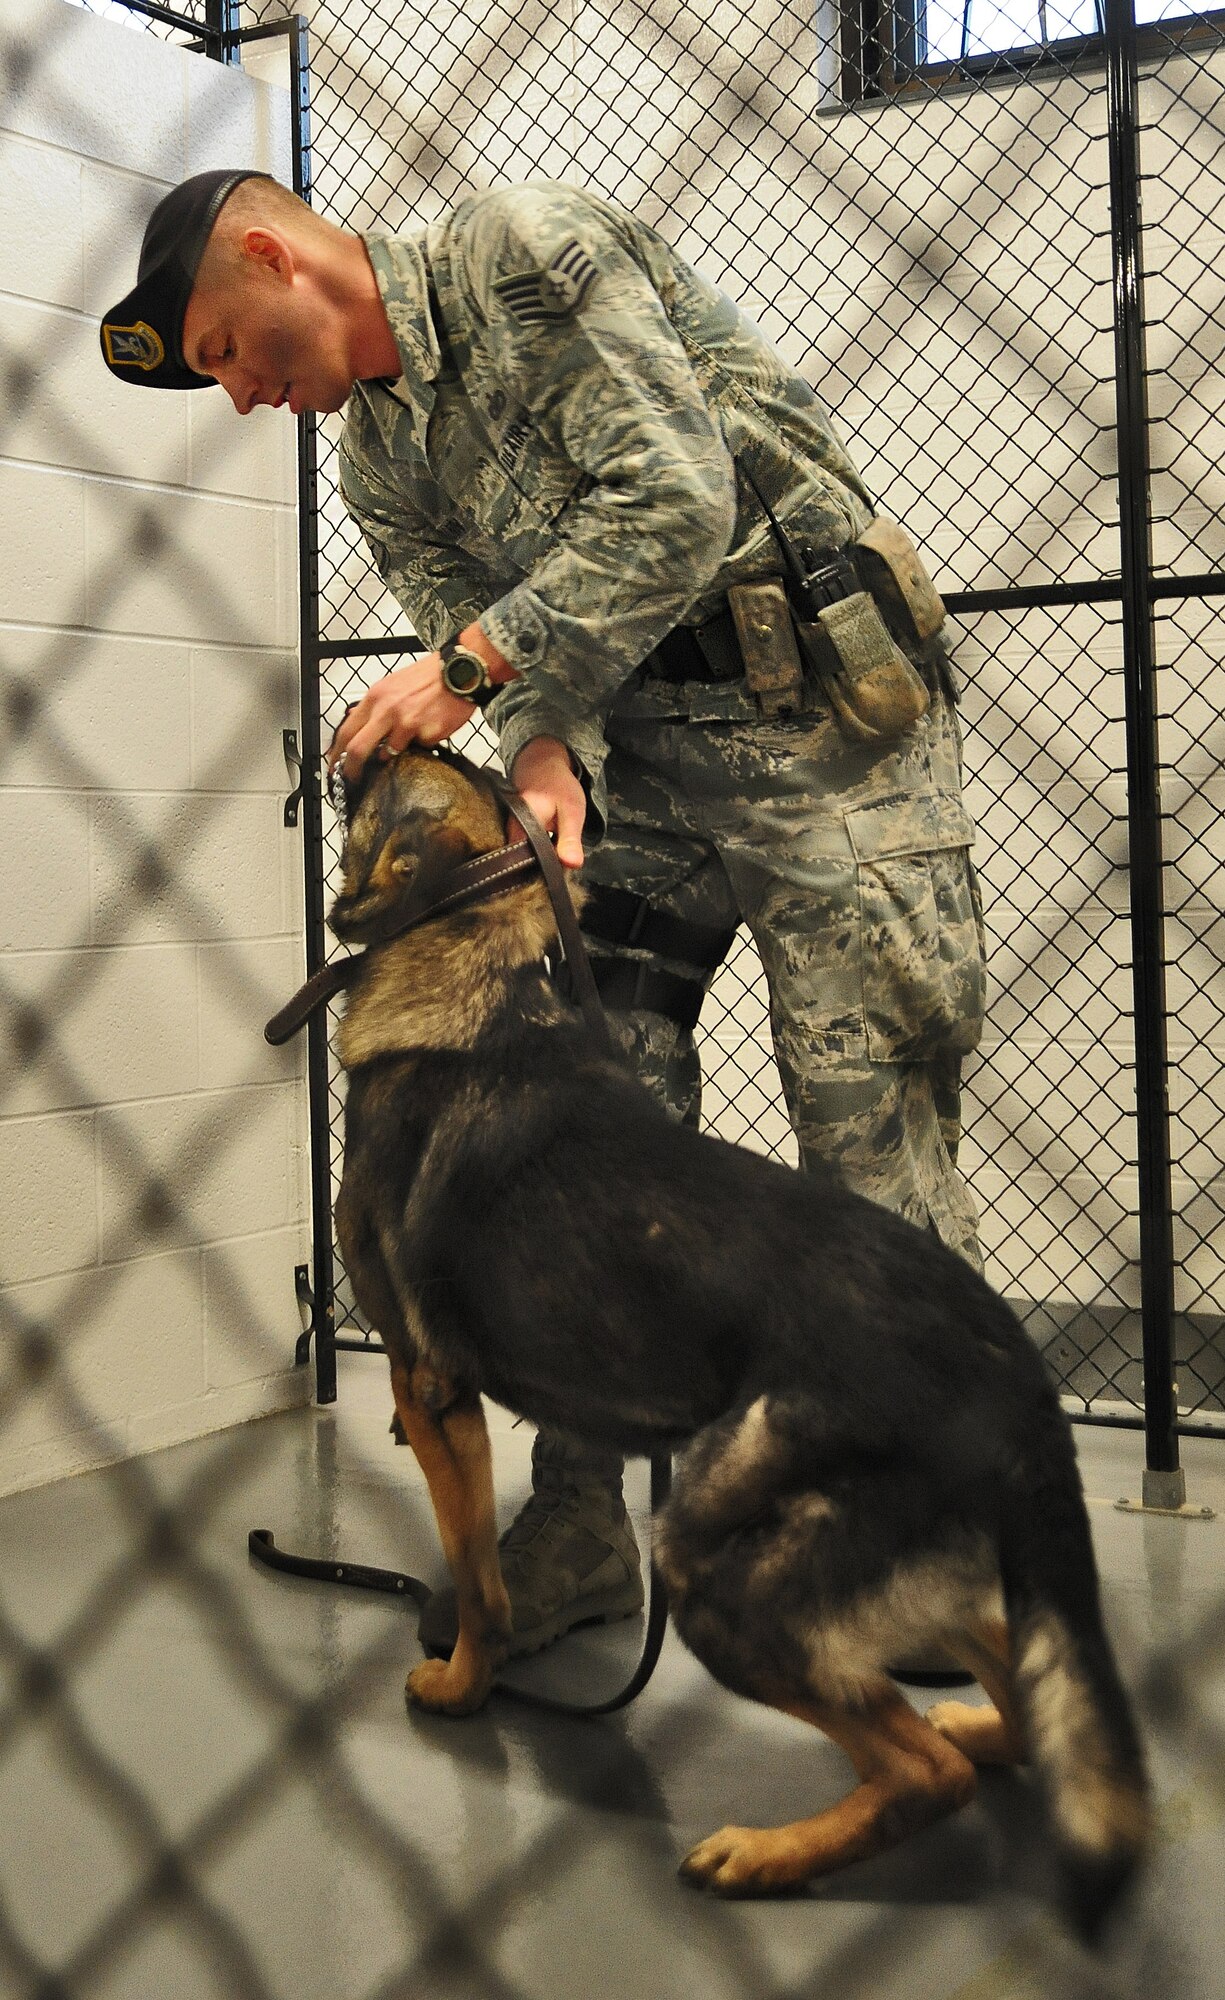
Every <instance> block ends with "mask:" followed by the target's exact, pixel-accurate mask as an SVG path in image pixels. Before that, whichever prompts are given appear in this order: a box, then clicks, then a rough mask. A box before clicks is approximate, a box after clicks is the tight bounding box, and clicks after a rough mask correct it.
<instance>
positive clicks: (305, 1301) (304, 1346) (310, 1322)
mask: <svg viewBox="0 0 1225 2000" xmlns="http://www.w3.org/2000/svg"><path fill="white" fill-rule="evenodd" d="M288 733H289V732H288V731H286V734H288ZM285 810H286V811H287V812H288V810H289V808H288V806H287V807H286V809H285ZM295 817H296V815H295ZM293 1288H294V1296H295V1298H296V1299H297V1301H298V1304H299V1305H300V1306H301V1307H302V1308H303V1309H304V1311H305V1313H306V1316H307V1324H306V1326H305V1327H304V1328H303V1330H302V1332H301V1333H300V1334H299V1335H298V1344H297V1347H296V1348H295V1349H294V1366H295V1367H297V1368H305V1366H306V1364H307V1362H308V1361H309V1360H310V1351H311V1335H312V1334H313V1332H314V1331H315V1294H314V1293H313V1292H312V1290H311V1276H310V1265H309V1264H295V1265H294V1267H293Z"/></svg>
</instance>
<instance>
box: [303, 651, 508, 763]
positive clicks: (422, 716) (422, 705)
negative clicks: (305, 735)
mask: <svg viewBox="0 0 1225 2000" xmlns="http://www.w3.org/2000/svg"><path fill="white" fill-rule="evenodd" d="M475 712H476V711H475V709H474V707H473V704H472V703H471V702H470V701H461V700H460V699H459V696H458V695H454V694H449V693H448V692H447V690H446V688H444V687H443V685H442V660H441V659H440V657H439V655H438V654H437V653H423V654H422V655H421V656H420V658H419V659H415V660H410V661H409V663H408V665H407V666H406V667H397V668H396V669H395V670H394V672H392V673H390V674H388V675H387V676H386V678H385V679H383V680H381V681H378V682H376V684H375V685H374V687H372V688H368V689H367V690H366V693H365V694H364V695H363V696H362V698H361V700H360V701H359V702H358V704H357V706H356V708H352V709H350V710H349V713H348V714H347V715H346V717H345V719H344V721H343V722H342V723H341V725H340V728H339V729H338V730H337V731H336V734H335V736H334V737H333V739H332V747H331V749H330V750H329V751H328V769H329V770H335V768H336V766H337V764H341V763H343V765H344V774H345V776H346V778H360V776H361V774H362V769H363V767H364V765H365V762H366V759H367V758H368V757H369V756H371V755H372V753H373V752H374V751H375V750H377V749H378V748H379V747H380V746H381V745H382V746H384V747H385V748H386V749H387V750H388V751H389V752H391V753H392V754H393V755H394V754H395V753H396V752H398V751H400V750H406V749H407V748H408V745H409V744H410V743H442V742H444V741H445V740H446V738H447V737H448V736H451V735H453V734H454V732H455V731H456V730H457V729H458V728H459V727H460V726H461V724H463V723H465V722H467V721H468V719H469V717H470V716H472V715H474V714H475Z"/></svg>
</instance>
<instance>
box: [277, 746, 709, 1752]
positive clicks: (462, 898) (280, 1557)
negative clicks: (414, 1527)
mask: <svg viewBox="0 0 1225 2000" xmlns="http://www.w3.org/2000/svg"><path fill="white" fill-rule="evenodd" d="M497 789H498V794H499V797H500V798H501V799H502V802H503V803H504V805H506V807H507V808H508V810H509V811H510V812H512V813H513V814H514V816H515V818H516V819H517V820H518V822H519V825H520V826H521V827H522V828H523V831H524V833H525V834H526V836H527V839H526V841H519V842H516V843H515V844H514V845H513V846H508V847H503V848H499V849H496V850H495V851H494V853H492V854H482V855H478V856H477V858H476V859H475V860H473V861H465V862H462V863H461V864H460V866H459V867H458V868H455V869H453V870H452V871H451V873H450V874H449V875H448V876H447V877H446V878H445V880H444V882H443V885H442V889H441V891H440V893H439V894H438V895H437V896H436V897H435V899H434V901H433V902H432V903H431V904H430V906H429V908H428V909H426V910H423V911H421V912H420V913H419V914H418V915H417V916H415V917H412V918H410V919H409V921H408V922H407V923H405V924H400V925H398V926H397V927H396V928H395V929H394V930H390V931H388V932H387V933H386V935H385V936H384V937H381V938H379V939H378V940H377V943H378V944H390V943H391V941H392V939H393V938H397V937H403V936H404V935H405V934H406V933H407V932H409V931H412V930H416V929H417V928H418V927H419V926H420V925H422V924H426V923H429V922H430V921H431V920H432V919H433V918H435V917H440V916H445V915H448V914H450V913H451V912H452V911H455V910H459V909H463V908H465V907H466V906H467V905H468V904H469V903H476V902H483V901H485V900H487V899H488V898H489V897H492V896H497V895H502V894H504V893H505V892H506V891H507V890H508V889H512V888H515V887H517V886H518V884H519V883H520V882H524V881H527V880H528V879H529V878H530V877H531V876H532V875H534V874H535V873H536V871H537V870H539V872H540V874H541V875H542V876H543V877H544V884H545V888H546V889H547V890H548V892H549V901H550V902H551V903H552V905H553V915H554V917H555V919H556V922H557V929H558V934H559V936H560V938H561V947H562V951H563V952H564V954H565V959H566V965H567V967H568V968H569V972H570V978H571V981H572V982H573V986H574V994H575V998H576V999H577V1001H578V1004H579V1007H580V1008H581V1010H582V1014H583V1019H584V1021H585V1022H586V1024H587V1028H588V1030H589V1032H590V1033H591V1035H592V1036H593V1038H594V1039H595V1041H596V1042H597V1043H598V1045H599V1047H600V1049H601V1051H602V1053H604V1054H606V1055H610V1056H614V1057H615V1056H616V1054H617V1049H616V1044H615V1043H614V1041H613V1039H612V1036H611V1034H610V1033H609V1028H608V1022H607V1020H606V1018H605V1014H604V1009H603V1007H602V1005H601V1003H600V995H599V989H598V988H597V986H596V983H595V975H594V973H593V972H592V970H591V961H590V960H589V958H588V956H587V948H586V946H585V945H584V943H583V939H582V934H581V932H580V930H579V926H578V918H577V917H576V915H575V912H574V904H573V903H572V902H571V900H570V891H569V889H568V888H567V886H566V877H565V871H564V869H563V868H562V865H561V863H560V861H559V860H558V859H557V855H556V854H555V853H554V850H553V843H552V841H551V840H550V839H549V836H548V834H547V833H546V832H545V830H544V828H543V827H542V826H541V824H540V821H539V820H538V819H537V817H536V815H535V813H534V812H533V811H532V809H531V807H530V806H529V805H528V804H527V803H526V801H525V800H524V799H522V798H520V796H519V794H518V793H517V792H516V791H515V790H514V789H513V788H512V787H511V786H510V785H509V784H499V785H498V787H497ZM365 955H366V954H365V952H364V951H359V952H351V953H349V954H348V955H347V956H346V957H344V958H339V959H333V960H332V961H331V962H330V963H329V964H327V965H324V966H321V967H320V969H319V971H318V972H316V973H314V974H312V976H311V978H309V979H308V980H307V981H306V983H305V985H303V986H301V987H299V989H298V991H297V992H296V993H295V994H294V997H293V999H292V1000H290V1001H289V1002H288V1003H287V1004H286V1005H285V1006H284V1007H282V1008H281V1009H280V1011H279V1012H278V1013H276V1014H274V1015H273V1017H272V1019H271V1020H270V1021H269V1022H268V1024H267V1026H266V1027H265V1029H264V1039H265V1040H266V1041H268V1042H271V1043H272V1044H273V1046H274V1047H279V1046H280V1045H281V1043H283V1042H287V1041H289V1040H291V1039H292V1037H293V1036H294V1035H296V1034H297V1033H298V1032H299V1030H300V1029H302V1028H304V1027H305V1026H306V1023H307V1021H308V1019H309V1018H310V1016H311V1015H312V1014H313V1013H314V1011H315V1009H316V1008H317V1007H322V1006H325V1005H326V1004H327V1002H328V1001H330V1000H333V999H335V998H336V996H337V995H338V994H339V993H343V992H344V991H345V989H346V988H347V987H348V986H349V984H350V982H351V981H352V980H353V979H354V978H355V977H356V975H357V973H358V971H359V970H360V968H361V965H362V962H363V960H364V958H365ZM650 1466H651V1513H652V1516H654V1515H655V1514H656V1513H657V1512H658V1511H659V1509H660V1508H661V1507H662V1506H663V1504H664V1502H665V1500H666V1499H667V1497H668V1494H669V1492H670V1490H671V1486H672V1460H671V1458H670V1456H669V1455H668V1453H666V1452H658V1453H655V1454H653V1455H652V1457H651V1460H650ZM247 1551H248V1554H249V1555H250V1556H251V1557H252V1558H253V1559H254V1560H255V1561H256V1562H258V1563H261V1564H263V1566H264V1567H265V1568H266V1569H274V1570H279V1571H281V1572H282V1573H283V1574H285V1575H289V1576H301V1577H307V1578H309V1579H311V1580H312V1581H313V1582H316V1583H339V1584H347V1585H349V1586H350V1587H351V1588H353V1589H356V1590H377V1591H382V1592H384V1593H385V1594H388V1595H392V1596H396V1597H408V1598H411V1599H412V1601H413V1603H414V1604H416V1605H417V1606H418V1608H419V1609H422V1610H423V1609H424V1607H425V1605H426V1604H427V1602H428V1601H429V1598H430V1596H431V1594H432V1593H431V1591H430V1588H429V1585H428V1584H426V1583H423V1582H422V1580H421V1579H420V1577H416V1576H408V1575H406V1574H404V1573H403V1572H402V1571H400V1570H390V1569H377V1568H375V1567H374V1566H373V1565H371V1564H369V1563H352V1562H340V1561H336V1560H333V1561H330V1562H329V1561H326V1560H322V1561H321V1560H320V1559H319V1558H317V1557H314V1556H298V1555H291V1554H290V1553H289V1552H288V1551H287V1550H285V1549H278V1548H277V1546H276V1543H275V1541H274V1540H273V1536H272V1531H271V1529H269V1528H252V1529H251V1530H250V1532H249V1534H248V1536H247ZM667 1627H668V1597H667V1591H666V1589H665V1587H664V1582H663V1579H662V1577H661V1576H660V1574H659V1571H658V1569H657V1568H656V1565H655V1559H654V1557H653V1556H652V1558H651V1562H650V1572H649V1579H648V1590H647V1623H646V1631H645V1633H644V1635H643V1641H642V1653H641V1655H640V1657H639V1660H638V1664H637V1666H636V1667H635V1668H634V1671H633V1673H632V1674H631V1675H630V1678H629V1680H628V1681H627V1682H626V1683H625V1686H624V1687H623V1688H621V1689H620V1690H619V1691H618V1693H616V1694H614V1695H610V1696H609V1698H608V1699H607V1700H606V1701H597V1702H571V1701H562V1700H560V1699H559V1698H558V1697H557V1696H555V1695H547V1694H541V1693H538V1692H537V1691H536V1690H535V1689H534V1688H526V1687H517V1686H516V1685H515V1683H514V1682H513V1681H504V1680H497V1681H495V1682H494V1684H493V1692H495V1693H497V1694H504V1695H509V1696H510V1698H511V1699H512V1700H513V1701H518V1702H522V1703H523V1704H524V1705H525V1706H527V1707H529V1708H538V1709H543V1710H545V1711H546V1712H547V1713H549V1714H552V1715H574V1716H597V1715H613V1714H615V1713H616V1711H617V1710H618V1709H620V1708H626V1707H627V1706H628V1705H629V1703H630V1702H631V1701H633V1700H634V1698H635V1696H636V1695H639V1694H641V1692H642V1690H643V1688H644V1687H645V1686H646V1684H647V1682H648V1681H649V1680H650V1678H651V1675H652V1674H653V1673H654V1671H655V1667H656V1663H657V1662H658V1659H659V1655H660V1652H661V1650H662V1647H663V1643H664V1634H665V1632H666V1631H667Z"/></svg>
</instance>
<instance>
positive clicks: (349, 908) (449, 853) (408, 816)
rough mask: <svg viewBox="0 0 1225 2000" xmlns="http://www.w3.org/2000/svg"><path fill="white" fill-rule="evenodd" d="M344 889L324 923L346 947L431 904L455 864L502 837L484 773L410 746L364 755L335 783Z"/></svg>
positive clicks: (389, 931)
mask: <svg viewBox="0 0 1225 2000" xmlns="http://www.w3.org/2000/svg"><path fill="white" fill-rule="evenodd" d="M338 803H340V807H341V810H342V812H343V815H344V820H345V844H344V851H343V853H342V854H341V857H340V865H341V872H342V875H343V881H344V886H343V887H342V889H341V891H340V894H339V895H338V896H337V898H336V901H335V902H334V903H333V905H332V910H331V915H330V917H329V919H328V921H329V923H330V924H331V926H332V929H333V930H334V931H335V933H336V936H337V937H338V938H340V939H341V941H342V943H345V944H377V943H378V942H379V941H380V939H382V938H385V937H389V936H391V935H393V934H394V932H395V931H397V930H399V929H400V928H402V927H403V926H404V925H405V924H406V923H408V922H410V921H411V919H412V918H413V917H414V916H415V915H417V914H418V913H419V912H421V911H424V910H426V909H428V908H429V906H430V905H431V903H432V902H433V901H434V899H435V897H436V895H437V893H438V889H439V887H440V885H441V883H442V881H443V878H444V877H445V876H447V875H449V874H450V872H451V870H452V869H453V868H456V867H458V866H459V864H460V862H461V861H468V860H470V859H471V858H472V856H473V855H476V854H488V853H490V852H491V851H492V850H493V849H494V848H496V847H501V846H502V845H503V843H504V841H505V839H506V811H505V808H504V807H503V805H502V803H501V801H500V799H499V797H498V794H497V791H496V790H495V787H494V785H493V784H492V782H491V781H490V779H489V778H488V777H487V776H486V775H485V773H484V772H483V771H481V770H480V769H479V767H478V766H477V765H475V764H472V763H469V761H468V759H467V758H466V757H460V756H457V755H456V754H455V752H453V751H445V752H431V751H427V750H418V749H410V750H405V751H402V752H401V754H400V755H399V756H398V757H389V758H387V759H386V761H381V760H378V759H376V758H371V759H370V761H369V762H368V763H367V765H366V768H365V771H364V772H363V774H362V778H361V780H360V781H359V782H358V783H357V784H353V785H350V784H345V785H343V787H342V799H341V800H340V801H338Z"/></svg>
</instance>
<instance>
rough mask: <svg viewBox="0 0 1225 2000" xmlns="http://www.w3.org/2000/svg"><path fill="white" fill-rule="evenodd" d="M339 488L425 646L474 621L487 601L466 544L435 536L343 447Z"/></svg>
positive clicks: (434, 644) (401, 499)
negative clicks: (463, 545) (457, 543)
mask: <svg viewBox="0 0 1225 2000" xmlns="http://www.w3.org/2000/svg"><path fill="white" fill-rule="evenodd" d="M340 492H341V497H342V499H343V500H344V503H345V506H346V507H347V508H348V510H349V513H350V514H351V515H352V517H353V519H354V521H356V523H357V525H358V527H359V528H360V529H361V532H362V535H363V537H364V539H365V542H366V544H367V546H368V548H369V550H370V553H371V555H372V556H373V557H374V564H375V568H376V569H377V570H378V573H379V575H380V576H381V578H382V579H383V582H384V583H385V584H386V586H387V588H388V590H389V591H390V592H391V594H392V596H393V597H394V598H395V599H396V600H397V602H398V603H400V604H402V605H403V607H404V609H405V611H407V613H408V615H409V617H410V618H411V619H412V621H413V627H414V629H415V630H416V631H417V632H418V633H419V634H420V636H421V638H423V639H424V640H425V643H426V645H427V646H431V647H437V646H440V645H441V644H442V642H443V640H444V639H449V638H450V637H451V636H452V634H453V633H455V632H459V631H462V630H463V628H464V626H465V625H471V624H472V623H473V622H474V621H475V620H476V619H477V618H478V617H479V616H480V613H481V611H482V610H483V609H484V606H485V604H486V603H487V602H488V591H487V590H485V591H482V588H481V577H480V571H479V570H478V568H477V567H476V566H475V565H474V564H473V563H472V561H471V560H470V558H469V557H468V556H467V555H466V554H465V552H464V551H463V549H460V548H457V547H455V546H453V545H451V544H449V543H446V542H440V541H438V540H436V539H435V538H434V537H433V536H432V534H431V530H430V524H429V522H428V521H427V520H426V519H425V518H424V516H421V517H418V516H417V515H416V514H415V513H414V511H413V509H412V508H411V507H410V506H409V504H408V502H407V500H406V499H405V496H404V495H403V494H402V493H397V492H393V491H392V490H391V488H390V487H388V486H385V485H384V484H383V482H382V480H380V478H379V477H378V474H377V472H375V471H374V469H373V467H371V466H370V465H368V464H363V465H362V466H361V468H360V469H359V468H358V466H357V465H355V464H354V462H353V459H352V457H351V456H350V455H349V454H348V453H347V452H346V451H345V450H344V448H343V446H342V448H341V454H340Z"/></svg>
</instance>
